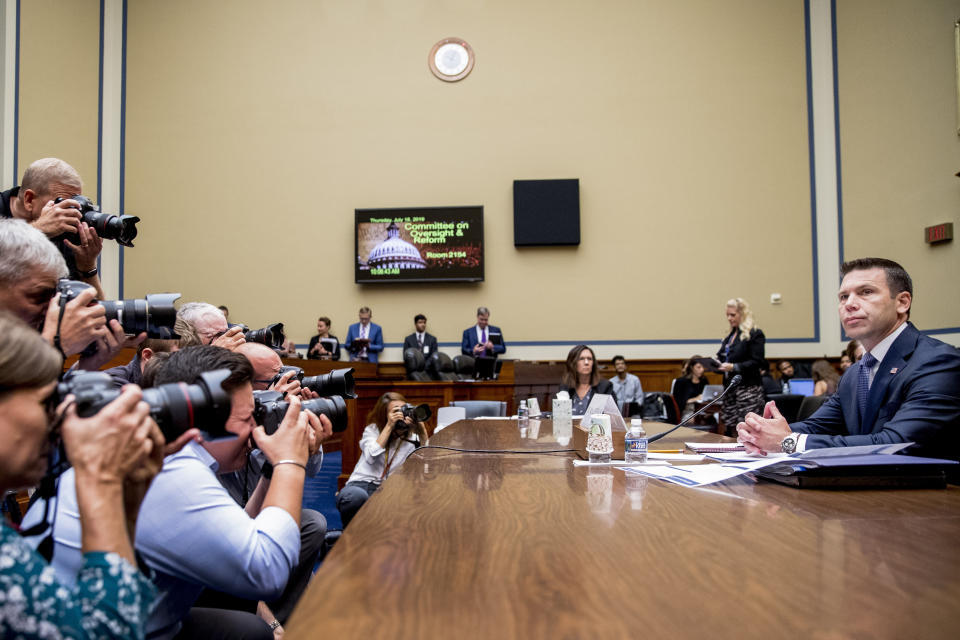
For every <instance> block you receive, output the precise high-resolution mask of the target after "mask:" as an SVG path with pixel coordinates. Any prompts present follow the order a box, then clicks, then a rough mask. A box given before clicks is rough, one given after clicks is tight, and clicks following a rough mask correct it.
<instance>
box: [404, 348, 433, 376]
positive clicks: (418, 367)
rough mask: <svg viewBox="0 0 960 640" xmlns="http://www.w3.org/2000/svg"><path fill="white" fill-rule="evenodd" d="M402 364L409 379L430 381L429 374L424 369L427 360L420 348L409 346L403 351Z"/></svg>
mask: <svg viewBox="0 0 960 640" xmlns="http://www.w3.org/2000/svg"><path fill="white" fill-rule="evenodd" d="M403 366H404V368H405V369H406V370H407V378H409V379H410V380H417V381H420V382H429V381H430V374H428V373H427V371H426V366H427V362H426V360H425V359H424V357H423V353H422V352H421V351H420V349H416V348H410V349H407V350H406V351H404V352H403Z"/></svg>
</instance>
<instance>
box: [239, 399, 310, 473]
mask: <svg viewBox="0 0 960 640" xmlns="http://www.w3.org/2000/svg"><path fill="white" fill-rule="evenodd" d="M287 401H288V402H289V403H290V405H289V406H288V407H287V413H286V414H284V416H283V421H282V422H281V423H280V426H278V427H277V430H276V431H275V432H274V433H273V434H272V435H269V436H268V435H267V432H266V430H264V428H263V427H261V426H258V427H257V428H256V429H254V430H253V440H254V442H255V443H256V444H257V447H258V448H259V449H260V450H261V451H262V452H263V454H264V455H265V456H267V460H269V461H270V463H271V464H275V463H276V462H277V461H278V460H293V461H294V462H296V463H298V464H300V465H306V464H307V458H308V457H309V438H310V436H309V434H308V433H307V432H308V430H310V427H309V426H308V425H309V418H310V415H311V414H310V413H309V412H307V411H301V410H300V406H301V404H300V398H298V397H297V396H289V397H288V398H287Z"/></svg>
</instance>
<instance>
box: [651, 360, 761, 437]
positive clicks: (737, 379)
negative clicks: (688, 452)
mask: <svg viewBox="0 0 960 640" xmlns="http://www.w3.org/2000/svg"><path fill="white" fill-rule="evenodd" d="M741 382H743V376H741V375H740V374H737V375H735V376H733V378H731V379H730V384H729V385H728V386H727V388H726V389H724V390H723V391H722V392H721V393H720V394H719V395H718V396H717V397H716V398H714V399H713V400H711V401H710V402H708V403H707V404H705V405H704V406H703V408H702V409H700V411H697V412H696V413H694V414H692V415H691V416H690V417H689V418H687V419H686V420H684V421H683V422H681V423H680V424H678V425H677V426H675V427H673V428H672V429H667V430H666V431H664V432H663V433H658V434H656V435H653V436H650V437H648V438H647V442H648V443H649V442H653V441H654V440H659V439H660V438H662V437H663V436H665V435H667V434H668V433H673V432H674V431H676V430H677V429H679V428H680V427H682V426H684V425H685V424H687V423H688V422H690V421H691V420H693V419H694V418H696V417H697V416H698V415H700V414H701V413H703V412H704V411H706V410H707V409H709V408H710V407H712V406H713V405H715V404H716V403H718V402H720V400H721V399H722V398H723V396H725V395H727V392H728V391H730V389H733V388H734V387H735V386H737V385H738V384H740V383H741Z"/></svg>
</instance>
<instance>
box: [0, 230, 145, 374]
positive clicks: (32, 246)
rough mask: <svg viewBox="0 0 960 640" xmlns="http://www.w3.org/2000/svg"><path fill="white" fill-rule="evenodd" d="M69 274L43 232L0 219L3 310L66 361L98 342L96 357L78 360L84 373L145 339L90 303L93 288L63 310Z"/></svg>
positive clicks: (101, 308) (0, 276)
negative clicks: (61, 288) (62, 289)
mask: <svg viewBox="0 0 960 640" xmlns="http://www.w3.org/2000/svg"><path fill="white" fill-rule="evenodd" d="M67 273H68V271H67V266H66V263H65V262H64V260H63V256H62V255H60V252H59V251H57V248H56V247H55V246H54V245H52V244H51V243H50V242H49V241H48V240H47V239H46V237H45V236H44V235H43V234H42V233H40V232H39V231H38V230H36V229H34V228H33V227H31V226H30V225H28V224H27V223H25V222H23V221H21V220H0V310H3V311H8V312H10V313H11V314H13V315H14V316H16V317H17V318H19V319H20V320H22V321H23V322H25V323H27V325H29V326H30V327H33V328H34V329H36V330H37V331H40V332H41V333H42V334H43V337H44V339H46V340H47V342H49V343H50V344H51V345H53V346H54V347H55V348H56V349H58V350H59V351H60V353H61V355H62V356H63V357H64V358H67V357H69V356H71V355H75V354H78V353H81V352H83V351H84V349H86V348H87V346H88V345H91V344H95V345H96V351H95V352H94V353H92V354H90V355H83V356H82V357H81V358H80V360H79V362H78V365H77V366H78V367H79V368H80V369H87V370H91V371H93V370H97V369H99V368H100V367H101V366H103V365H104V364H106V363H107V362H109V361H110V360H111V359H112V358H113V357H114V356H115V355H116V354H117V353H118V352H119V351H120V350H121V349H123V348H125V347H133V346H136V345H137V344H139V343H140V342H141V341H142V340H143V339H144V338H146V335H147V334H146V333H142V334H140V335H139V336H134V337H128V336H126V335H125V334H124V331H123V327H121V326H120V323H119V322H117V321H116V320H111V321H110V322H109V324H108V323H107V319H106V310H105V309H104V307H103V306H102V305H98V304H92V303H93V302H94V300H95V298H96V290H95V289H93V288H92V287H88V288H85V289H84V290H83V291H80V293H79V294H78V295H77V296H76V298H74V299H73V300H70V301H69V302H67V303H66V304H65V305H63V306H61V304H60V297H61V294H60V293H58V292H57V283H58V281H59V280H60V279H61V278H65V277H66V276H67Z"/></svg>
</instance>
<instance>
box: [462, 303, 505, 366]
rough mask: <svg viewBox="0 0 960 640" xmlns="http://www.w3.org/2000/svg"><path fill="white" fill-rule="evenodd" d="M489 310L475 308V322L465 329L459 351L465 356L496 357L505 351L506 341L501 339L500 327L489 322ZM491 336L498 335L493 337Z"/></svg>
mask: <svg viewBox="0 0 960 640" xmlns="http://www.w3.org/2000/svg"><path fill="white" fill-rule="evenodd" d="M489 320H490V310H489V309H487V308H486V307H480V308H479V309H477V324H475V325H474V326H472V327H470V328H469V329H465V330H464V332H463V342H462V343H461V344H460V351H461V353H463V355H465V356H473V357H474V358H484V357H486V358H496V357H497V356H498V355H500V354H502V353H504V352H506V350H507V343H506V342H505V341H504V339H503V332H502V331H500V327H495V326H493V325H492V324H489ZM493 336H499V338H497V339H494V338H493Z"/></svg>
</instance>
